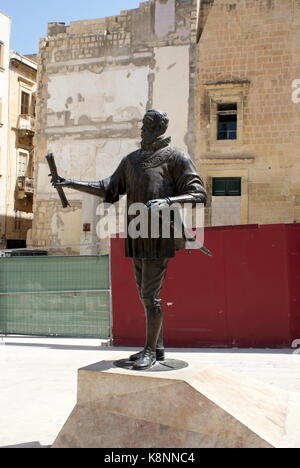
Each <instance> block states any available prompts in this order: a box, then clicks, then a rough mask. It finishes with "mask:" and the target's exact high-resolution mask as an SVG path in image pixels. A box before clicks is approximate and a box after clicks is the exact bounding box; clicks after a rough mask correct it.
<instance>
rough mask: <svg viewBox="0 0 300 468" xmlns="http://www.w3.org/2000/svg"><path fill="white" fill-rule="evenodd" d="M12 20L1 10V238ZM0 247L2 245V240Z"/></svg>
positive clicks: (0, 230) (5, 171)
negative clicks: (2, 47) (2, 53)
mask: <svg viewBox="0 0 300 468" xmlns="http://www.w3.org/2000/svg"><path fill="white" fill-rule="evenodd" d="M10 27H11V20H10V18H9V17H8V16H6V15H5V14H4V13H1V12H0V41H1V42H2V43H3V44H4V60H3V67H2V68H1V69H0V98H1V100H2V119H1V120H2V122H1V123H2V124H3V125H2V126H0V175H1V177H0V239H1V237H2V236H3V235H4V233H5V215H6V185H7V177H8V174H7V161H8V131H9V129H8V102H9V56H10V55H9V54H10ZM0 247H3V245H1V241H0Z"/></svg>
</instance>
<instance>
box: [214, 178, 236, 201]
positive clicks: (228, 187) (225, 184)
mask: <svg viewBox="0 0 300 468" xmlns="http://www.w3.org/2000/svg"><path fill="white" fill-rule="evenodd" d="M212 192H213V193H212V194H213V196H214V197H240V196H241V193H242V179H241V178H240V177H215V178H213V187H212Z"/></svg>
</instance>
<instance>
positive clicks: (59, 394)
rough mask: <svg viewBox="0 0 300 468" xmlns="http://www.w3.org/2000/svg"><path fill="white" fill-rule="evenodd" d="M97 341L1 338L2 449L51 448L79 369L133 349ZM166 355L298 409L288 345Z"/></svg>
mask: <svg viewBox="0 0 300 468" xmlns="http://www.w3.org/2000/svg"><path fill="white" fill-rule="evenodd" d="M102 344H105V343H103V342H101V341H100V340H90V339H62V338H32V337H14V336H10V337H6V338H4V339H2V340H1V338H0V372H1V374H0V375H1V379H0V414H1V419H0V447H1V448H4V447H14V448H15V447H16V448H17V447H20V448H32V447H33V448H44V447H49V446H51V444H52V443H53V441H54V439H55V438H56V436H57V435H58V433H59V431H60V429H61V428H62V426H63V425H64V423H65V421H66V419H67V418H68V416H69V414H70V412H71V410H72V409H73V407H74V406H75V403H76V391H77V370H78V368H81V367H84V366H87V365H89V364H93V363H96V362H99V361H102V360H117V359H122V358H126V357H127V356H128V355H129V354H130V353H131V352H132V351H133V350H134V348H114V347H104V346H102ZM168 356H169V357H170V358H172V359H181V360H186V361H188V362H190V363H197V366H198V367H199V368H200V369H204V368H207V367H212V366H217V367H218V368H220V367H221V368H222V367H224V368H227V369H230V370H232V371H235V372H239V373H240V374H241V376H243V375H245V376H248V377H251V378H254V379H256V380H259V381H261V382H264V383H267V384H271V385H274V386H276V387H278V388H281V389H284V390H287V391H288V392H289V393H290V398H291V401H292V402H293V403H294V405H296V406H297V407H299V403H300V354H294V351H293V350H291V349H276V350H273V349H264V350H261V349H169V350H168ZM295 417H296V416H295ZM297 418H298V417H297ZM297 418H296V419H295V418H294V419H295V420H294V419H293V412H292V413H291V415H290V421H289V424H290V428H291V431H290V433H291V434H292V435H293V437H292V438H290V440H289V441H288V445H289V446H291V445H293V446H297V447H299V448H300V434H299V432H298V431H299V430H297V426H298V420H299V419H297ZM294 427H295V431H294V430H293V428H294Z"/></svg>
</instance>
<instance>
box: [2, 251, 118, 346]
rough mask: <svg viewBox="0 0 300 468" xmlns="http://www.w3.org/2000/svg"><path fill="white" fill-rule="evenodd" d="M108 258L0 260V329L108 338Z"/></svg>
mask: <svg viewBox="0 0 300 468" xmlns="http://www.w3.org/2000/svg"><path fill="white" fill-rule="evenodd" d="M110 329H111V324H110V290H109V257H108V256H78V257H10V258H1V259H0V333H2V334H26V335H40V336H70V337H95V338H109V337H110Z"/></svg>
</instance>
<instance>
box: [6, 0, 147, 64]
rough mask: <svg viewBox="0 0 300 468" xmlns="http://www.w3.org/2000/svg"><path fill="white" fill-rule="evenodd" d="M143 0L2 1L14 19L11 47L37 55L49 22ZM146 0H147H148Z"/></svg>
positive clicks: (101, 12) (89, 15)
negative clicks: (40, 41)
mask: <svg viewBox="0 0 300 468" xmlns="http://www.w3.org/2000/svg"><path fill="white" fill-rule="evenodd" d="M141 1H142V0H84V1H82V0H81V1H80V0H0V11H2V12H3V13H6V14H7V15H9V16H10V17H11V19H12V36H11V45H10V48H11V49H12V50H14V51H16V52H18V53H20V54H23V55H25V54H36V53H37V52H38V47H39V40H40V38H42V37H45V36H46V35H47V24H48V23H55V22H59V23H66V24H69V23H70V21H78V20H84V19H93V18H103V17H105V16H113V15H117V14H119V12H120V11H121V10H130V9H132V8H138V6H139V3H140V2H141ZM144 1H145V0H144Z"/></svg>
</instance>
